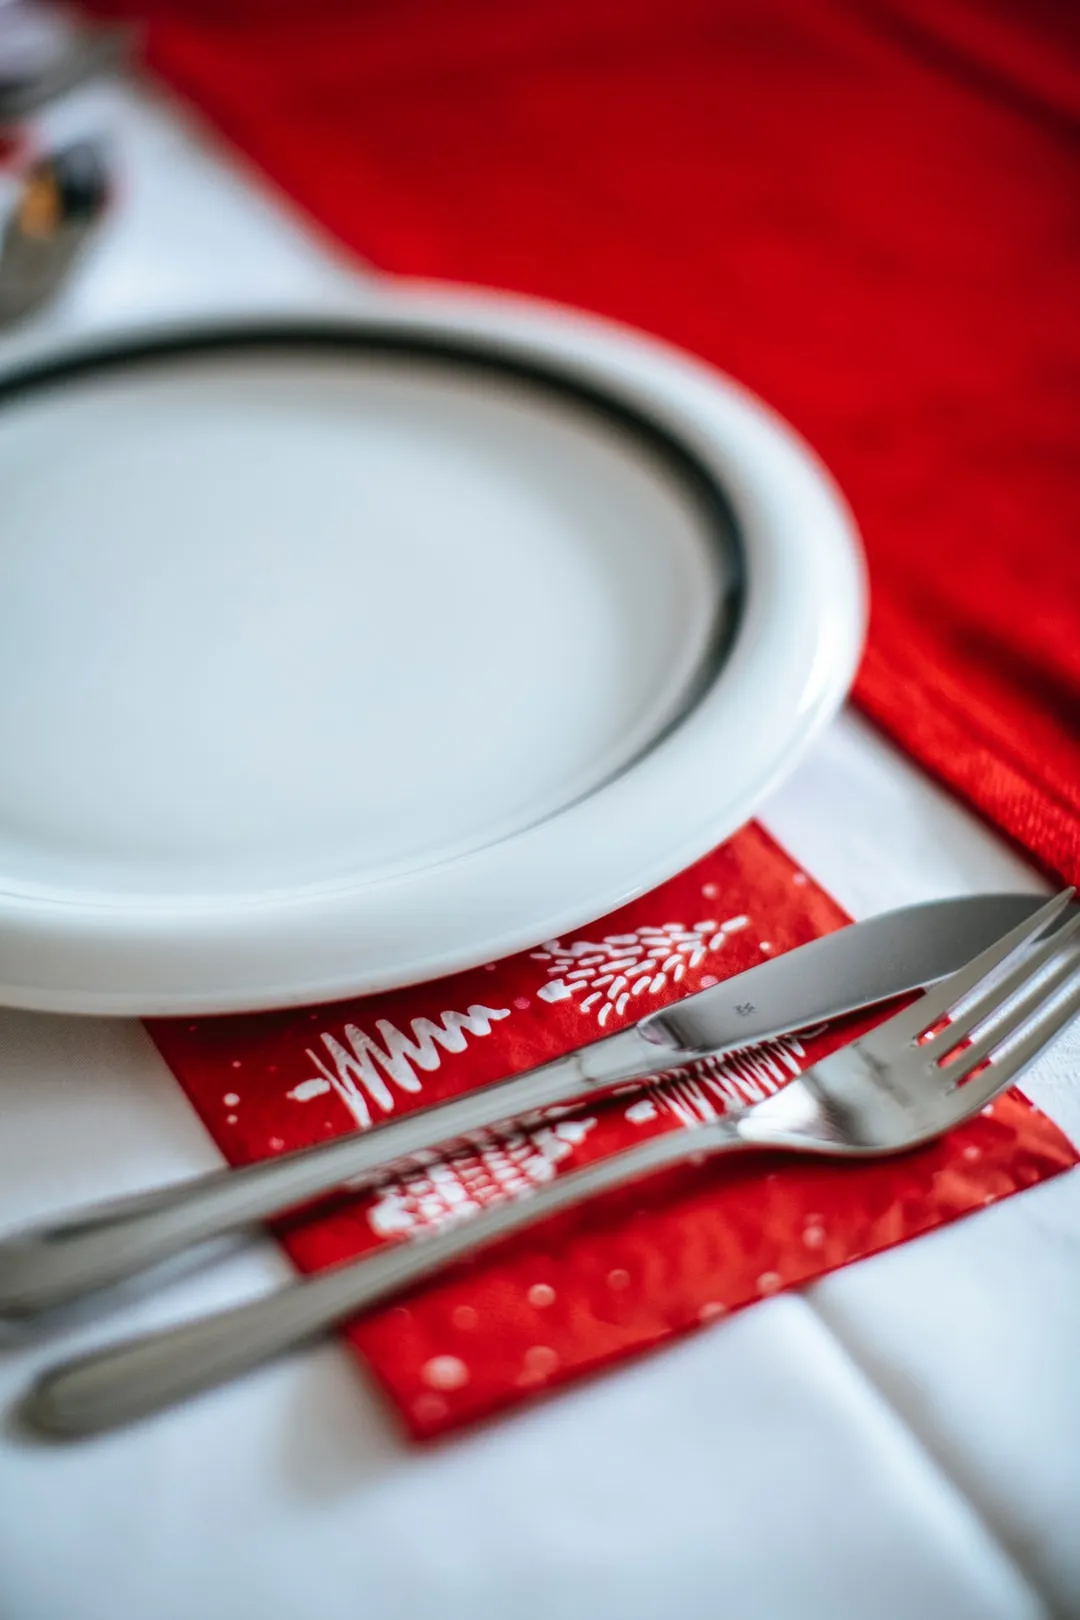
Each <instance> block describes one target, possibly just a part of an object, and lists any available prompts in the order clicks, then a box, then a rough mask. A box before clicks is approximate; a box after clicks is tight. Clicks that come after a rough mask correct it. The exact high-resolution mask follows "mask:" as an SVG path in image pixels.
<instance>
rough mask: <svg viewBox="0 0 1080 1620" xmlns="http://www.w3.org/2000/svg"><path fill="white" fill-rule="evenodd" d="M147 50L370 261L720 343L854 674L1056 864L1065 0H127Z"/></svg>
mask: <svg viewBox="0 0 1080 1620" xmlns="http://www.w3.org/2000/svg"><path fill="white" fill-rule="evenodd" d="M114 9H124V10H133V11H135V12H136V13H139V12H141V13H143V14H144V15H149V16H150V19H151V20H150V26H149V30H148V51H149V58H150V61H151V63H152V64H153V65H154V66H155V67H156V68H157V70H158V71H159V72H160V73H161V74H163V75H164V76H165V77H166V78H167V79H169V80H170V81H171V82H172V83H173V84H174V85H175V86H177V87H178V88H179V89H180V90H181V91H182V92H184V93H185V94H186V95H188V96H189V97H190V98H191V99H192V100H193V101H194V102H196V103H197V104H198V105H199V106H201V107H202V108H204V109H205V111H206V112H207V113H208V114H209V115H210V117H211V118H213V119H214V120H215V121H216V122H217V124H218V125H219V126H220V127H221V128H222V129H223V130H224V131H225V133H226V134H227V135H229V136H230V137H231V138H232V139H233V140H234V141H235V142H236V143H237V144H238V145H239V146H240V147H241V148H242V149H243V150H244V151H245V152H246V153H248V154H249V155H250V157H251V158H252V159H253V160H254V161H255V162H256V163H257V164H258V165H260V166H261V167H262V168H263V169H264V171H265V172H266V173H267V174H268V175H270V176H271V177H272V178H273V179H274V180H275V181H276V182H277V183H278V185H279V186H281V187H282V188H283V189H284V191H285V192H286V193H287V194H288V195H289V196H290V197H292V198H293V199H295V201H296V202H297V203H298V204H299V206H300V207H301V208H302V209H304V210H305V211H306V212H307V213H308V214H309V215H310V216H311V217H312V218H313V219H314V220H316V221H317V222H318V223H319V224H320V225H321V226H324V227H327V228H328V229H329V230H330V231H332V232H333V233H334V234H335V235H336V236H337V237H338V238H339V239H340V240H341V241H342V242H344V243H345V244H347V245H348V246H349V247H351V248H353V249H355V250H356V251H357V252H358V253H360V254H363V255H364V256H365V257H366V258H368V259H370V260H373V261H374V262H375V263H376V264H378V265H380V266H382V267H383V268H385V269H387V270H391V271H397V272H402V273H405V274H408V275H421V276H435V277H445V278H450V279H454V280H462V281H467V282H481V283H488V284H494V285H498V286H501V287H507V288H512V289H515V290H520V291H524V292H528V293H533V294H539V295H543V296H546V297H549V298H553V299H558V300H562V301H566V302H569V303H574V304H579V305H583V306H586V307H588V308H592V309H596V310H599V311H601V312H603V313H605V314H608V315H614V316H618V317H621V318H622V319H624V320H627V321H630V322H632V323H635V324H637V325H639V326H642V327H645V328H648V329H650V330H652V331H655V332H658V333H661V334H662V335H663V336H665V337H667V338H669V339H672V340H674V341H675V342H676V343H679V344H682V345H684V346H686V347H687V348H689V349H692V350H695V351H697V352H698V353H700V354H702V355H704V356H706V357H707V358H708V359H709V360H712V361H714V362H715V363H716V364H717V365H719V366H721V367H723V368H725V369H726V370H728V371H730V372H732V373H734V375H735V376H737V377H739V378H740V379H742V380H743V381H745V382H746V383H748V384H749V385H750V386H751V387H753V388H755V389H756V390H758V392H760V393H761V394H762V395H763V396H764V397H765V398H766V399H767V400H769V401H770V402H771V403H773V404H774V405H775V406H776V407H777V408H778V409H779V410H780V411H782V412H783V413H784V415H786V416H787V417H788V418H789V419H790V420H791V421H792V422H793V423H795V425H796V426H797V427H798V428H800V429H801V430H802V432H803V433H804V434H805V435H806V437H807V438H808V439H809V440H810V441H811V443H812V444H813V445H814V446H815V447H816V448H817V450H818V451H819V452H820V453H821V455H822V456H823V457H824V459H825V461H826V462H827V463H828V464H829V466H830V467H831V468H832V469H833V471H834V472H835V474H836V475H837V477H838V478H839V481H840V483H841V484H842V486H843V487H844V489H845V491H846V493H847V495H848V496H849V498H850V500H851V502H852V504H853V506H854V508H855V512H856V515H857V517H858V519H859V522H860V524H861V526H862V530H863V533H864V535H865V539H866V545H867V550H868V553H869V559H870V571H871V583H872V595H873V607H872V623H871V629H870V641H869V648H868V652H867V656H866V660H865V663H864V665H863V668H862V671H861V673H860V676H859V680H858V685H857V688H856V695H857V699H858V701H859V702H860V703H861V704H862V706H863V707H864V708H865V709H866V711H867V712H868V713H869V714H870V715H871V716H873V718H874V719H875V720H876V721H878V722H879V723H880V724H881V725H882V726H884V727H885V728H886V729H887V730H888V731H889V732H890V733H891V734H892V735H893V736H894V737H895V738H896V739H897V740H898V741H899V742H900V743H901V744H902V745H903V746H904V747H905V748H906V749H907V750H908V751H909V752H910V753H912V754H913V755H914V756H915V757H916V758H917V759H919V760H920V761H922V763H923V764H924V765H926V766H928V767H929V768H930V769H931V770H932V771H934V772H935V773H936V774H937V775H938V776H939V777H941V779H942V780H943V781H945V782H947V783H948V784H949V785H950V786H951V787H953V788H954V789H955V790H956V791H957V792H959V793H961V794H963V795H964V796H965V797H966V798H967V799H968V800H969V801H970V802H971V803H972V804H973V805H975V806H977V807H978V808H979V809H980V810H981V811H982V812H983V813H984V814H985V815H986V816H988V817H989V818H991V819H992V820H993V821H994V822H996V823H997V825H998V826H999V827H1001V828H1002V829H1003V830H1004V831H1005V832H1006V833H1008V834H1009V835H1010V836H1011V837H1012V838H1013V839H1014V840H1016V841H1017V842H1018V843H1019V844H1020V845H1022V846H1023V847H1024V848H1025V849H1027V850H1028V851H1030V853H1031V854H1032V855H1033V856H1034V857H1035V858H1036V860H1038V861H1039V862H1040V863H1041V864H1042V866H1043V867H1044V868H1045V869H1046V870H1047V871H1049V872H1051V873H1054V874H1057V875H1058V876H1059V877H1061V878H1062V879H1066V880H1068V881H1072V882H1080V476H1078V467H1080V278H1078V274H1077V270H1078V265H1080V237H1078V235H1077V231H1076V199H1077V196H1078V195H1080V9H1078V8H1077V7H1076V5H1075V4H1074V3H1073V0H1057V3H1055V0H1024V3H1023V4H1021V3H1020V0H977V3H976V0H952V3H951V4H949V5H941V4H936V3H934V0H865V3H864V4H862V5H859V4H855V3H854V0H721V3H718V0H519V3H515V4H513V5H506V4H505V3H504V0H456V3H455V4H454V5H452V6H448V5H446V4H444V3H443V0H394V3H393V4H391V3H389V0H368V3H366V4H365V3H357V0H159V3H157V4H153V3H146V4H142V5H140V4H138V3H137V0H136V3H135V4H134V5H128V4H122V5H120V6H119V7H115V6H114Z"/></svg>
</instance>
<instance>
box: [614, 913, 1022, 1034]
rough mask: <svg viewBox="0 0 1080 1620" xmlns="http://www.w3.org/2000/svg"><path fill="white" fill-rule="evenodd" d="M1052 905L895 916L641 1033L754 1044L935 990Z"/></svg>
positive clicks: (731, 986) (694, 999) (752, 974)
mask: <svg viewBox="0 0 1080 1620" xmlns="http://www.w3.org/2000/svg"><path fill="white" fill-rule="evenodd" d="M1043 903H1044V897H1043V896H1042V895H1028V894H978V895H967V896H963V897H961V898H958V899H955V900H930V901H928V902H926V903H925V904H923V905H918V906H905V907H904V908H903V909H902V910H900V911H889V912H885V913H884V914H883V915H882V916H880V917H870V918H868V919H867V920H866V921H865V922H860V923H852V924H850V925H849V926H848V927H846V928H839V929H837V930H836V932H835V933H832V934H824V935H823V936H822V937H821V938H820V939H815V940H811V942H810V943H809V944H808V945H800V946H799V947H798V948H797V949H795V950H793V951H788V952H786V953H785V954H784V955H782V956H776V957H771V958H770V959H769V960H768V961H766V962H762V963H761V965H760V966H759V967H753V968H749V969H747V971H746V972H745V973H737V974H736V975H735V976H734V977H733V978H731V979H726V980H724V981H723V983H721V984H718V985H714V986H713V987H712V988H711V989H709V990H701V991H699V992H698V993H697V995H693V996H687V998H686V999H685V1001H680V1002H677V1003H676V1004H675V1005H674V1006H673V1007H666V1008H664V1009H663V1010H662V1011H660V1012H655V1013H650V1014H649V1015H648V1016H647V1017H646V1018H643V1019H642V1021H641V1023H640V1024H639V1025H638V1028H639V1030H640V1031H641V1033H642V1034H643V1035H644V1036H645V1038H646V1039H647V1040H655V1041H657V1042H658V1043H659V1044H661V1045H665V1046H667V1045H670V1046H678V1047H681V1048H683V1049H684V1050H686V1051H692V1052H709V1053H715V1052H718V1051H723V1050H730V1049H731V1048H733V1047H739V1046H751V1045H754V1044H755V1043H756V1042H759V1041H764V1040H768V1039H769V1038H770V1037H772V1036H774V1035H780V1034H784V1033H789V1032H791V1031H793V1030H796V1029H806V1028H808V1027H809V1026H810V1025H811V1024H818V1023H823V1022H825V1021H827V1020H828V1019H830V1018H839V1017H841V1016H842V1015H843V1014H844V1013H850V1012H858V1011H860V1010H861V1009H862V1008H865V1007H872V1006H873V1005H874V1004H875V1003H876V1002H879V1001H888V1000H889V999H891V997H893V996H899V995H903V994H904V993H905V991H909V990H918V989H921V988H924V987H925V986H927V985H929V984H933V983H934V982H935V980H937V979H943V978H945V977H946V975H947V974H949V973H955V972H956V970H957V969H958V968H961V967H963V966H964V964H965V962H969V961H970V960H971V958H972V957H974V956H977V955H978V954H979V952H980V951H982V950H985V949H986V947H987V946H988V945H991V944H993V942H994V940H996V939H1000V938H1001V936H1002V935H1003V934H1006V933H1008V931H1009V929H1010V928H1015V927H1016V925H1017V924H1018V923H1021V922H1023V921H1024V919H1025V918H1026V917H1029V916H1031V915H1032V914H1033V913H1034V912H1035V911H1036V910H1037V909H1038V907H1039V906H1040V905H1042V904H1043Z"/></svg>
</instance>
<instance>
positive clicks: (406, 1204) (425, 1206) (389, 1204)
mask: <svg viewBox="0 0 1080 1620" xmlns="http://www.w3.org/2000/svg"><path fill="white" fill-rule="evenodd" d="M595 1124H596V1120H595V1119H576V1120H575V1119H567V1120H561V1121H560V1122H559V1123H558V1124H557V1125H550V1126H549V1125H543V1126H540V1127H539V1128H538V1129H536V1130H531V1131H521V1130H514V1129H509V1130H505V1131H492V1132H491V1135H490V1139H489V1141H488V1142H487V1143H486V1144H484V1145H481V1146H479V1147H477V1149H476V1151H475V1152H473V1153H462V1154H460V1155H457V1156H456V1157H454V1158H452V1159H438V1158H434V1156H433V1162H432V1163H430V1164H427V1165H425V1167H424V1169H423V1171H421V1172H418V1173H416V1174H414V1175H410V1176H408V1177H404V1178H402V1179H401V1180H399V1181H391V1182H388V1183H387V1184H386V1185H385V1186H384V1187H382V1188H380V1190H379V1194H378V1198H377V1200H376V1202H375V1203H374V1204H373V1205H372V1207H371V1209H370V1210H369V1212H368V1222H369V1224H370V1226H371V1229H372V1231H374V1232H377V1233H378V1234H379V1236H380V1237H394V1236H399V1235H403V1234H404V1235H408V1236H415V1235H416V1234H417V1233H418V1232H423V1231H438V1230H439V1229H440V1228H441V1227H444V1226H449V1225H450V1224H451V1223H452V1222H454V1221H460V1220H463V1219H464V1218H465V1217H467V1216H469V1215H475V1214H476V1212H477V1211H478V1210H481V1209H486V1208H487V1207H488V1206H489V1205H490V1204H501V1203H502V1202H504V1200H506V1199H507V1198H521V1197H525V1196H527V1194H528V1193H529V1192H531V1191H532V1189H533V1188H534V1187H541V1186H543V1184H544V1183H545V1182H547V1181H550V1180H551V1179H552V1177H553V1176H554V1174H555V1166H556V1165H557V1164H560V1163H561V1162H562V1160H563V1159H565V1158H567V1157H568V1156H569V1155H570V1154H571V1153H572V1152H573V1151H574V1149H575V1147H577V1145H578V1143H579V1142H582V1141H584V1139H585V1137H586V1136H587V1135H588V1134H589V1132H590V1131H591V1130H592V1128H593V1126H594V1125H595Z"/></svg>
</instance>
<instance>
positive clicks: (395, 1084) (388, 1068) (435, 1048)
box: [286, 1005, 510, 1129]
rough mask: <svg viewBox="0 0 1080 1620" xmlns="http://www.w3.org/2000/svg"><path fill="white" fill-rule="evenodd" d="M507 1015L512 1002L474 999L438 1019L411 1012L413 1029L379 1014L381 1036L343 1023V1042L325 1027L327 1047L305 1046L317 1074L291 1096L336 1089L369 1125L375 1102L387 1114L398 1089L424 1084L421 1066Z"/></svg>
mask: <svg viewBox="0 0 1080 1620" xmlns="http://www.w3.org/2000/svg"><path fill="white" fill-rule="evenodd" d="M509 1017H510V1008H509V1007H485V1006H483V1005H476V1006H472V1007H470V1008H469V1009H468V1011H467V1012H463V1013H460V1012H444V1013H440V1015H439V1018H438V1021H437V1022H435V1021H433V1020H432V1019H430V1018H413V1019H412V1020H411V1021H410V1024H409V1033H405V1032H404V1031H402V1030H400V1029H398V1027H397V1025H396V1024H392V1023H391V1022H390V1020H389V1019H388V1018H378V1019H376V1020H375V1028H376V1030H377V1031H378V1037H377V1038H376V1036H374V1035H371V1034H369V1033H368V1031H367V1030H365V1029H360V1028H359V1027H358V1026H357V1025H356V1024H346V1025H345V1030H344V1035H345V1040H344V1042H342V1041H339V1040H338V1039H337V1037H336V1036H335V1035H332V1034H331V1033H330V1031H329V1030H324V1031H322V1032H321V1034H320V1035H319V1040H320V1041H321V1043H322V1046H323V1049H324V1050H323V1052H322V1053H320V1052H319V1051H318V1049H317V1048H316V1047H309V1048H308V1051H307V1056H308V1058H309V1060H310V1061H311V1063H312V1065H313V1066H314V1067H315V1068H316V1069H317V1070H318V1071H319V1072H318V1074H317V1075H313V1076H310V1077H309V1078H308V1079H305V1080H301V1081H300V1083H299V1085H296V1086H294V1087H293V1088H292V1090H291V1091H289V1092H287V1093H286V1095H287V1096H289V1097H290V1098H291V1099H292V1100H293V1102H310V1101H311V1099H312V1098H313V1097H319V1096H322V1095H324V1094H325V1093H326V1092H328V1091H335V1092H336V1093H337V1095H338V1096H339V1097H340V1098H341V1101H342V1102H343V1103H344V1104H345V1106H346V1108H347V1109H348V1110H349V1112H350V1114H351V1115H352V1117H353V1119H354V1120H355V1121H356V1123H357V1125H359V1126H360V1127H361V1129H367V1127H368V1126H369V1125H370V1124H371V1119H372V1116H371V1109H372V1105H374V1106H375V1107H377V1108H379V1109H380V1110H381V1111H382V1113H384V1114H392V1113H393V1112H394V1109H395V1107H396V1103H397V1099H396V1096H395V1091H399V1092H409V1093H413V1094H415V1093H416V1092H418V1091H422V1090H423V1081H422V1080H421V1079H420V1075H419V1074H417V1070H418V1069H419V1070H420V1071H421V1072H422V1073H426V1074H431V1073H432V1072H433V1071H434V1070H436V1069H438V1068H440V1067H441V1065H442V1057H443V1053H445V1052H448V1053H451V1054H455V1055H456V1054H459V1053H461V1052H464V1051H465V1050H466V1049H467V1046H468V1041H467V1037H468V1036H469V1035H472V1036H473V1037H474V1038H477V1037H481V1036H484V1035H490V1034H491V1026H492V1024H493V1023H496V1022H498V1021H499V1020H500V1019H503V1018H509ZM391 1088H394V1089H391Z"/></svg>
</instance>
